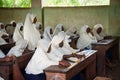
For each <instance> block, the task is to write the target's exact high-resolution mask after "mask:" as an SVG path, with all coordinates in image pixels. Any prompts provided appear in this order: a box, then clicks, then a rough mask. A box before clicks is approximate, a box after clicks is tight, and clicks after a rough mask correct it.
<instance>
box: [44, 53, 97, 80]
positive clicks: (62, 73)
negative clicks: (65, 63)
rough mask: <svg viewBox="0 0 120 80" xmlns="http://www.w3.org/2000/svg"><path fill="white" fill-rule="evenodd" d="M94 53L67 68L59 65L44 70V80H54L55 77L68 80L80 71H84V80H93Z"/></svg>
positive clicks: (94, 72) (94, 67)
mask: <svg viewBox="0 0 120 80" xmlns="http://www.w3.org/2000/svg"><path fill="white" fill-rule="evenodd" d="M95 62H96V53H92V54H91V55H89V56H87V57H86V58H85V59H83V60H82V61H79V62H77V63H74V64H73V65H72V66H70V67H68V68H64V67H61V66H59V65H53V66H50V67H48V68H46V69H45V74H46V77H47V79H46V80H54V77H55V76H59V77H60V78H62V80H70V79H71V78H72V77H74V76H75V75H76V74H78V73H79V72H80V71H82V70H85V76H86V79H84V80H93V78H94V77H95V76H96V63H95Z"/></svg>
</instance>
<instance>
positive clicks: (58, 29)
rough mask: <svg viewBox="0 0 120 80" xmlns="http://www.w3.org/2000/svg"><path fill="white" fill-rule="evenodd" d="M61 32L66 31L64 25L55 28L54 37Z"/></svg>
mask: <svg viewBox="0 0 120 80" xmlns="http://www.w3.org/2000/svg"><path fill="white" fill-rule="evenodd" d="M60 31H64V27H63V24H58V25H57V26H56V27H55V29H54V32H53V36H54V35H57V34H58V33H59V32H60Z"/></svg>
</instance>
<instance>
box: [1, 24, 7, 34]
mask: <svg viewBox="0 0 120 80" xmlns="http://www.w3.org/2000/svg"><path fill="white" fill-rule="evenodd" d="M1 25H4V24H3V23H0V36H2V35H7V36H8V33H7V32H6V30H5V28H3V29H1Z"/></svg>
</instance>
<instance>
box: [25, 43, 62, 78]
mask: <svg viewBox="0 0 120 80" xmlns="http://www.w3.org/2000/svg"><path fill="white" fill-rule="evenodd" d="M48 47H49V45H48V44H44V43H41V42H38V46H37V49H36V51H35V53H34V55H33V56H32V58H31V60H30V61H29V63H28V65H27V67H26V68H25V71H26V73H25V78H26V79H27V80H46V79H45V78H46V77H45V73H44V71H43V70H44V69H45V68H47V67H49V66H50V65H59V63H60V62H61V60H62V56H61V57H60V56H59V53H60V52H59V51H58V50H57V49H55V48H54V47H53V46H51V47H52V49H51V51H50V52H47V50H48ZM55 53H57V54H56V55H55Z"/></svg>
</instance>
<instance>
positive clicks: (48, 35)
mask: <svg viewBox="0 0 120 80" xmlns="http://www.w3.org/2000/svg"><path fill="white" fill-rule="evenodd" d="M52 35H53V30H52V28H51V26H47V27H45V30H44V33H43V38H42V40H46V42H48V43H49V42H50V41H51V40H52Z"/></svg>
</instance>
